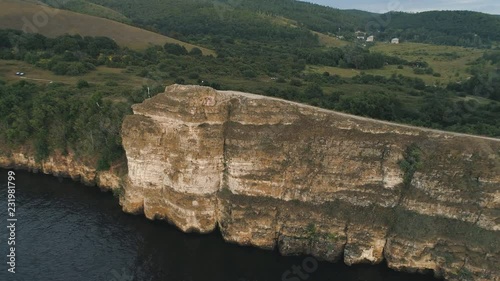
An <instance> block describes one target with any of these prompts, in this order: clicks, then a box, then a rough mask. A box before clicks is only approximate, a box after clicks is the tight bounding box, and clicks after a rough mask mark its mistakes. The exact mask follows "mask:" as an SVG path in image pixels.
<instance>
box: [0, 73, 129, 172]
mask: <svg viewBox="0 0 500 281" xmlns="http://www.w3.org/2000/svg"><path fill="white" fill-rule="evenodd" d="M0 112H2V115H0V140H1V141H2V143H3V144H4V148H5V147H9V146H11V147H19V146H24V147H26V148H31V149H33V150H34V152H35V157H36V160H41V159H45V158H46V157H47V156H49V154H51V153H53V152H54V151H58V152H60V153H62V154H67V153H73V154H74V155H76V156H77V157H79V158H81V159H83V160H86V161H93V162H94V163H92V164H95V165H97V166H98V167H99V168H100V169H107V168H109V166H110V165H111V163H112V162H113V161H115V160H117V159H118V158H120V157H122V155H123V148H122V146H121V138H120V127H121V122H122V119H123V117H124V115H125V114H129V113H130V103H128V102H116V101H112V100H110V99H107V98H104V97H103V95H102V94H100V93H98V92H97V93H93V94H91V93H85V94H84V93H82V92H81V91H79V90H77V89H76V88H75V87H73V86H64V85H60V84H56V83H53V84H49V85H46V86H43V85H37V84H33V83H30V82H26V81H24V80H22V81H20V82H17V83H14V84H10V85H0Z"/></svg>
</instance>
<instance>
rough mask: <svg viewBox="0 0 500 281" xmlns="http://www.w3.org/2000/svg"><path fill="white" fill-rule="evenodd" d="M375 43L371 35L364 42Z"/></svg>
mask: <svg viewBox="0 0 500 281" xmlns="http://www.w3.org/2000/svg"><path fill="white" fill-rule="evenodd" d="M373 41H375V37H374V36H373V35H372V36H368V38H366V42H373Z"/></svg>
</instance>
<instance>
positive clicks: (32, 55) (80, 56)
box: [0, 30, 119, 75]
mask: <svg viewBox="0 0 500 281" xmlns="http://www.w3.org/2000/svg"><path fill="white" fill-rule="evenodd" d="M0 42H1V43H0V59H16V60H23V61H26V62H28V63H30V64H33V65H36V66H38V67H40V68H43V69H47V70H51V71H53V72H54V73H55V74H58V75H81V74H85V73H87V72H89V71H91V70H93V69H95V67H96V66H99V65H112V63H113V61H112V57H110V55H112V54H114V53H116V52H118V50H119V47H118V45H117V44H116V43H115V42H114V41H113V40H112V39H110V38H107V37H88V36H86V37H82V36H80V35H64V36H59V37H57V38H48V37H45V36H43V35H40V34H32V33H23V32H20V31H15V30H0Z"/></svg>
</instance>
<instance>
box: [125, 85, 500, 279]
mask: <svg viewBox="0 0 500 281" xmlns="http://www.w3.org/2000/svg"><path fill="white" fill-rule="evenodd" d="M133 111H134V115H131V116H128V117H126V119H125V121H124V123H123V127H122V138H123V145H124V148H125V150H126V154H127V161H128V179H127V183H126V186H125V191H124V196H123V197H122V198H121V204H122V206H123V209H124V210H125V211H126V212H130V213H142V212H143V213H144V214H145V215H146V217H148V218H150V219H164V220H168V221H170V222H171V223H173V224H175V225H176V226H178V227H179V228H180V229H182V230H183V231H196V232H201V233H206V232H211V231H213V230H214V229H215V228H216V227H218V228H219V229H220V231H221V232H222V235H223V236H224V239H226V240H227V241H230V242H235V243H238V244H242V245H254V246H257V247H262V248H268V249H271V248H274V247H278V249H279V251H280V252H281V253H283V254H285V255H293V254H311V255H314V256H316V257H318V258H321V259H325V260H329V261H337V260H340V259H343V261H344V262H345V263H347V264H357V263H373V264H375V263H380V262H382V261H384V260H385V261H387V263H388V266H389V267H391V268H394V269H397V270H404V271H410V272H415V271H419V272H426V271H433V272H434V274H435V275H436V276H442V277H445V278H446V279H448V280H499V278H500V277H499V276H500V265H499V260H500V218H499V217H500V140H498V139H492V138H482V137H476V136H468V135H461V134H453V133H447V132H441V131H435V130H426V129H421V128H415V127H410V126H404V125H398V124H392V123H388V122H383V121H376V120H371V119H367V118H362V117H356V116H351V115H347V114H342V113H337V112H333V111H328V110H323V109H319V108H314V107H311V106H306V105H301V104H297V103H292V102H288V101H284V100H279V99H273V98H268V97H263V96H258V95H252V94H247V93H240V92H230V91H216V90H214V89H211V88H207V87H200V86H181V85H173V86H169V87H167V89H166V91H165V93H163V94H159V95H157V96H155V97H153V98H151V99H148V100H146V101H145V102H144V103H142V104H137V105H134V106H133Z"/></svg>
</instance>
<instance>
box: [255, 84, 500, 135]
mask: <svg viewBox="0 0 500 281" xmlns="http://www.w3.org/2000/svg"><path fill="white" fill-rule="evenodd" d="M305 80H306V81H314V83H311V84H309V85H307V86H305V87H304V88H303V89H299V88H297V87H287V88H283V89H278V88H276V87H270V88H267V89H265V91H264V93H265V94H267V95H270V96H274V97H279V98H283V99H288V100H293V101H297V102H303V103H309V104H312V105H315V106H319V107H323V108H327V109H332V110H338V111H344V112H347V113H351V114H355V115H359V116H366V117H371V118H375V119H382V120H388V121H393V122H398V123H403V124H410V125H415V126H421V127H428V128H435V129H441V130H448V131H455V132H463V133H468V134H478V135H485V136H495V137H500V126H498V124H500V103H495V102H485V103H480V102H478V101H476V100H474V99H464V98H459V97H458V96H457V94H456V93H455V92H454V91H449V90H446V89H443V88H439V87H434V86H426V85H425V83H424V82H423V81H422V80H421V79H418V78H408V77H404V76H401V75H393V76H392V77H390V78H386V77H382V76H373V75H365V74H363V75H358V76H356V77H354V78H353V79H345V78H340V77H338V76H330V75H326V74H325V75H317V74H313V75H308V76H307V77H305ZM350 83H356V84H358V83H359V84H366V85H374V86H382V87H384V88H386V89H385V90H375V91H368V90H367V91H364V92H362V93H356V94H351V93H348V92H345V91H335V90H334V91H325V90H323V88H322V87H320V86H319V85H342V84H350ZM401 91H403V93H401ZM408 100H410V101H408Z"/></svg>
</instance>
